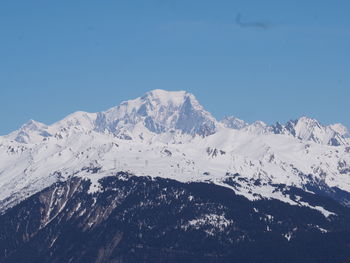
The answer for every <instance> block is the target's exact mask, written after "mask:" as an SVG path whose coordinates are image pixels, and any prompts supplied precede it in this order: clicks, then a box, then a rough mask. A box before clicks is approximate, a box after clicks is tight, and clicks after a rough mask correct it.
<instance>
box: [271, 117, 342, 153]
mask: <svg viewBox="0 0 350 263" xmlns="http://www.w3.org/2000/svg"><path fill="white" fill-rule="evenodd" d="M273 128H274V132H275V133H277V134H287V135H291V136H294V137H295V138H298V139H300V140H303V141H313V142H315V143H319V144H326V145H333V146H337V145H346V144H347V141H346V139H345V136H344V135H345V133H346V132H345V131H344V130H343V132H344V133H343V134H341V133H340V132H339V131H340V129H341V126H340V125H330V126H323V125H321V124H320V122H319V121H317V120H315V119H312V118H309V117H305V116H304V117H301V118H299V119H297V120H294V121H289V122H287V123H286V124H285V125H279V124H276V125H275V126H274V127H273ZM344 128H345V127H344Z"/></svg>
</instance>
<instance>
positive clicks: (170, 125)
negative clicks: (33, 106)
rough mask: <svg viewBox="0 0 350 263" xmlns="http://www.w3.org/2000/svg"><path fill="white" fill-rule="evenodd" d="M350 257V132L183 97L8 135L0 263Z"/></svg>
mask: <svg viewBox="0 0 350 263" xmlns="http://www.w3.org/2000/svg"><path fill="white" fill-rule="evenodd" d="M181 260H183V261H184V262H263V263H265V262H266V263H267V262H268V263H271V262H327V263H328V262H347V260H350V133H349V131H348V130H347V128H346V127H344V126H343V125H341V124H334V125H329V126H325V125H322V124H321V123H320V122H318V121H317V120H315V119H312V118H308V117H301V118H299V119H296V120H291V121H289V122H287V123H285V124H281V123H276V124H275V125H267V124H265V123H264V122H262V121H256V122H254V123H246V122H245V121H243V120H240V119H238V118H235V117H233V116H230V117H226V118H225V119H223V120H222V121H218V120H216V119H215V118H214V117H213V116H212V115H211V114H210V113H209V112H208V111H206V110H205V109H204V108H203V107H202V106H201V105H200V103H199V102H198V101H197V99H196V98H195V96H194V95H192V94H190V93H187V92H185V91H176V92H169V91H164V90H153V91H150V92H148V93H147V94H145V95H144V96H142V97H140V98H137V99H134V100H129V101H125V102H123V103H121V104H120V105H119V106H116V107H113V108H111V109H109V110H107V111H105V112H98V113H87V112H75V113H73V114H71V115H69V116H67V117H66V118H64V119H63V120H61V121H58V122H56V123H54V124H52V125H46V124H43V123H39V122H37V121H34V120H31V121H29V122H28V123H26V124H24V125H23V126H22V127H21V128H20V129H19V130H17V131H14V132H12V133H10V134H8V135H5V136H2V137H0V262H27V263H28V262H50V263H51V262H180V261H181Z"/></svg>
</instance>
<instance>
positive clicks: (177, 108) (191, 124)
mask: <svg viewBox="0 0 350 263" xmlns="http://www.w3.org/2000/svg"><path fill="white" fill-rule="evenodd" d="M216 123H217V122H216V120H215V118H214V117H213V116H212V115H211V114H210V113H209V112H207V111H206V110H205V109H204V108H203V107H202V106H201V105H200V104H199V102H198V101H197V99H196V98H195V97H194V96H193V95H192V94H191V93H188V92H185V91H176V92H169V91H165V90H153V91H150V92H148V93H146V94H145V95H144V96H142V97H140V98H137V99H134V100H129V101H125V102H123V103H121V104H120V105H119V106H117V107H114V108H111V109H109V110H108V111H106V112H102V113H99V114H98V116H97V119H96V121H95V125H96V129H97V130H99V131H103V130H108V131H109V132H113V133H115V134H119V133H121V132H132V131H133V130H134V129H135V127H137V125H139V126H140V125H141V126H143V127H145V128H146V129H147V130H148V131H150V132H153V133H156V134H160V133H164V132H174V131H176V130H178V131H181V132H182V133H184V134H189V135H193V136H194V135H201V136H207V135H210V134H213V133H214V132H215V131H216Z"/></svg>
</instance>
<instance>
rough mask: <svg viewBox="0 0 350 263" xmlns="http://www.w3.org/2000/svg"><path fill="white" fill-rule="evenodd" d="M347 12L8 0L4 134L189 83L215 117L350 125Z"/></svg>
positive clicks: (1, 71) (336, 7) (320, 5)
mask: <svg viewBox="0 0 350 263" xmlns="http://www.w3.org/2000/svg"><path fill="white" fill-rule="evenodd" d="M349 12H350V1H348V0H336V1H334V0H329V1H327V0H310V1H302V0H293V1H292V0H290V1H287V0H286V1H280V0H278V1H277V0H276V1H268V0H266V1H265V0H264V1H261V0H256V1H249V0H242V1H233V0H227V1H226V0H215V1H214V0H158V1H155V0H147V1H146V0H144V1H136V0H135V1H130V0H128V1H122V0H121V1H89V0H82V1H78V0H75V1H72V0H60V1H47V0H45V1H36V0H31V1H28V0H22V1H18V0H2V1H1V2H0V91H1V93H0V94H1V95H0V96H1V104H0V120H1V127H0V134H6V133H8V132H10V131H12V130H14V129H17V128H19V127H20V126H21V125H22V124H23V123H25V122H26V121H28V120H29V119H35V120H38V121H41V122H44V123H47V124H51V123H53V122H54V121H57V120H59V119H61V118H63V117H64V116H66V115H67V114H69V113H72V112H74V111H76V110H84V111H89V112H96V111H102V110H106V109H108V108H110V107H112V106H115V105H118V104H119V103H120V102H121V101H123V100H127V99H131V98H135V97H138V96H141V95H143V94H144V93H145V92H146V91H148V90H152V89H166V90H187V91H189V92H192V93H194V94H195V95H196V97H197V98H198V100H199V101H200V102H201V104H202V105H203V106H204V107H205V108H206V109H207V110H209V111H210V112H212V113H213V114H214V116H215V117H217V118H218V119H221V118H222V117H223V116H224V115H234V116H237V117H239V118H242V119H244V120H246V121H249V122H251V121H254V120H263V121H265V122H267V123H274V122H275V121H281V122H284V121H287V120H289V119H295V118H298V117H300V116H303V115H308V116H310V117H314V118H317V119H319V120H320V121H321V122H322V123H324V124H328V123H334V122H342V123H344V124H345V125H347V126H348V127H350V110H349V99H350V15H349ZM238 14H240V15H239V16H238Z"/></svg>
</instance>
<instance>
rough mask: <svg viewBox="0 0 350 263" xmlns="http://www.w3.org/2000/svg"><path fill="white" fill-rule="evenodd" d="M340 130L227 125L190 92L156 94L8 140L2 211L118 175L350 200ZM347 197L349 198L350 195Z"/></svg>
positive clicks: (247, 192) (296, 124)
mask: <svg viewBox="0 0 350 263" xmlns="http://www.w3.org/2000/svg"><path fill="white" fill-rule="evenodd" d="M347 134H348V132H347V130H346V128H345V127H343V126H341V125H339V124H338V125H333V126H322V125H320V124H319V122H317V121H316V120H313V119H309V118H306V117H303V118H300V119H299V120H297V121H290V122H288V123H287V124H285V125H280V124H276V125H274V126H268V125H267V124H265V123H263V122H260V121H257V122H255V123H253V124H246V123H245V122H244V121H241V120H239V119H235V118H233V117H229V118H226V119H225V120H224V121H222V122H218V121H217V120H216V119H215V118H214V117H213V116H212V115H211V114H210V113H209V112H207V111H206V110H205V109H204V108H203V107H202V106H201V105H200V104H199V102H198V101H197V100H196V98H195V97H194V96H193V95H192V94H190V93H187V92H185V91H178V92H168V91H163V90H154V91H151V92H148V93H147V94H145V95H144V96H142V97H140V98H137V99H134V100H130V101H126V102H123V103H121V104H120V105H119V106H117V107H114V108H111V109H109V110H107V111H105V112H100V113H86V112H76V113H73V114H71V115H69V116H68V117H66V118H64V119H63V120H61V121H58V122H56V123H54V124H52V125H44V124H41V123H38V122H35V121H30V122H28V123H27V124H25V125H23V126H22V127H21V128H20V129H19V130H18V131H15V132H13V133H11V134H9V135H6V136H3V137H0V159H1V163H0V210H5V209H6V208H7V207H11V206H13V205H15V204H17V203H18V202H20V201H21V200H23V199H25V198H27V197H28V196H31V195H32V194H34V193H36V192H38V191H40V190H42V189H44V188H45V187H48V186H50V185H52V184H53V183H55V182H57V181H65V180H67V179H69V178H71V177H81V178H85V179H87V180H90V181H91V182H93V183H92V185H91V189H90V192H91V193H93V192H96V191H99V189H100V187H99V183H98V180H99V179H101V178H103V177H105V176H109V175H111V174H114V173H115V172H116V171H128V172H130V173H132V174H135V175H137V176H152V177H163V178H170V179H174V180H177V181H181V182H190V181H191V182H195V181H201V182H208V183H214V184H217V185H221V186H225V187H227V188H230V189H232V190H233V191H235V192H236V193H237V194H239V195H243V196H245V197H246V198H248V199H250V200H256V199H261V198H272V199H279V200H283V201H284V202H287V203H289V204H292V205H298V206H308V207H311V208H313V209H316V210H318V211H320V212H322V213H323V214H324V215H325V216H329V215H332V214H333V212H332V211H327V210H326V209H324V208H322V207H315V206H313V205H311V204H308V203H302V202H298V201H295V200H294V199H292V198H290V197H289V196H288V195H285V194H283V191H282V190H281V189H276V187H275V186H274V185H277V184H278V185H285V186H286V187H298V188H300V189H304V190H305V189H308V191H312V190H311V189H312V188H313V187H315V186H317V187H319V188H322V189H323V191H324V192H325V193H328V194H330V193H331V194H332V196H333V197H334V198H338V199H339V200H341V202H343V203H347V204H348V202H349V203H350V199H349V200H348V199H347V198H345V199H344V198H343V197H340V196H344V195H342V194H341V193H343V192H346V193H349V192H350V146H349V144H348V141H347V138H346V136H347ZM345 195H346V194H345Z"/></svg>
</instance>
